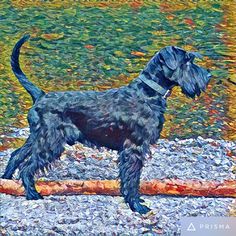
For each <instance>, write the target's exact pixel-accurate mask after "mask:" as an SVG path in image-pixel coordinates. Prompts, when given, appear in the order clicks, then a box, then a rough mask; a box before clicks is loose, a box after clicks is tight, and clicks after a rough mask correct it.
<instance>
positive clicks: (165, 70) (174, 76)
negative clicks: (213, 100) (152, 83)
mask: <svg viewBox="0 0 236 236" xmlns="http://www.w3.org/2000/svg"><path fill="white" fill-rule="evenodd" d="M195 57H198V58H202V56H201V55H200V54H199V53H196V52H186V51H185V50H183V49H181V48H178V47H173V46H168V47H165V48H163V49H161V50H160V51H159V52H158V53H156V55H155V56H154V57H153V58H152V59H151V61H150V62H149V63H148V65H147V67H146V68H145V69H144V72H145V71H146V72H149V73H151V74H152V75H155V76H156V78H159V80H160V79H162V80H166V82H167V83H169V84H171V86H174V85H179V86H180V87H181V88H182V92H183V93H184V94H185V95H186V96H188V97H191V98H194V97H195V96H196V95H197V96H199V95H200V94H201V92H202V91H205V89H206V86H207V84H208V83H209V81H210V77H211V74H210V73H209V71H208V70H206V69H204V68H202V67H200V66H198V65H196V64H194V63H193V61H194V58H195ZM155 76H154V77H155ZM152 77H153V76H152Z"/></svg>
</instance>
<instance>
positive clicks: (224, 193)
mask: <svg viewBox="0 0 236 236" xmlns="http://www.w3.org/2000/svg"><path fill="white" fill-rule="evenodd" d="M36 189H37V190H38V191H39V192H40V193H41V194H42V195H44V196H47V195H76V194H89V195H94V194H101V195H113V196H117V195H120V191H119V182H118V181H117V180H84V181H82V180H81V181H80V180H63V181H37V183H36ZM140 192H141V193H142V194H144V195H157V194H165V195H175V196H208V197H210V196H213V197H236V181H235V180H228V181H224V182H215V181H199V180H177V179H174V180H169V179H167V180H152V181H148V182H146V181H143V182H141V187H140ZM0 193H6V194H11V195H24V188H23V187H22V184H21V182H20V181H17V180H6V179H0Z"/></svg>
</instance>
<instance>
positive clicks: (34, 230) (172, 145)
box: [0, 129, 236, 236]
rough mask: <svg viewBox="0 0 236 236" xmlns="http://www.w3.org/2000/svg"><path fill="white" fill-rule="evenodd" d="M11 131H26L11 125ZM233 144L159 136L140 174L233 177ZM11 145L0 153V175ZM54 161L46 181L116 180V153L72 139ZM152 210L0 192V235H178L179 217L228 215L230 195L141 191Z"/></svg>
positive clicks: (114, 201)
mask: <svg viewBox="0 0 236 236" xmlns="http://www.w3.org/2000/svg"><path fill="white" fill-rule="evenodd" d="M14 135H15V136H17V135H18V136H19V135H23V136H24V135H25V136H27V129H26V130H24V132H23V131H22V132H18V131H17V130H15V134H14ZM235 150H236V144H235V143H234V142H230V141H224V140H213V139H203V138H202V137H198V138H197V139H186V140H179V139H175V140H174V141H168V140H164V139H161V140H159V141H158V143H157V145H155V147H154V146H153V147H151V153H152V157H151V158H147V160H146V162H145V167H144V168H143V171H142V175H141V179H142V180H151V179H164V178H180V179H198V180H216V181H223V180H227V179H235V178H236V172H234V171H233V170H234V169H235V166H236V163H235V158H232V155H231V156H228V155H227V153H229V151H230V152H231V153H234V154H235ZM12 151H13V149H9V150H6V151H3V152H0V174H2V173H3V171H4V168H5V166H6V164H7V161H8V159H9V157H10V154H11V152H12ZM61 159H62V160H61V161H58V162H57V163H56V164H54V168H52V170H51V171H49V172H48V173H47V174H46V176H45V175H42V174H41V175H39V177H41V178H42V177H43V178H44V179H46V180H60V179H81V180H82V179H84V180H86V179H116V178H117V176H118V173H119V170H118V165H117V163H116V162H117V152H115V151H111V150H106V149H104V148H101V150H100V151H98V150H97V149H91V148H87V147H83V146H82V145H80V144H77V145H75V146H73V147H70V146H66V152H65V153H64V155H63V158H61ZM142 198H143V199H144V200H145V203H146V205H148V206H149V207H150V208H151V209H153V210H152V213H151V214H147V215H145V216H141V215H139V214H138V213H134V212H132V211H131V210H130V209H129V207H128V206H127V204H125V203H124V200H123V198H122V197H119V196H116V197H113V196H100V195H93V196H88V195H77V196H48V197H45V198H44V199H43V200H39V201H37V202H36V201H26V200H25V198H24V197H15V196H11V195H5V194H0V207H1V211H0V234H1V232H6V233H5V234H7V235H37V236H40V235H98V234H99V235H119V234H120V235H141V234H144V235H180V228H181V225H180V219H181V217H184V216H228V214H229V206H230V205H231V204H232V199H231V198H204V197H198V198H197V197H190V198H188V197H171V196H142Z"/></svg>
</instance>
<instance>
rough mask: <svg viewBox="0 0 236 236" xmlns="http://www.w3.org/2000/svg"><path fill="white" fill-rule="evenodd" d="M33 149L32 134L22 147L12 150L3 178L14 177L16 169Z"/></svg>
mask: <svg viewBox="0 0 236 236" xmlns="http://www.w3.org/2000/svg"><path fill="white" fill-rule="evenodd" d="M31 149H32V138H31V136H30V137H29V138H28V139H27V140H26V142H25V144H24V145H23V146H22V147H20V148H18V149H17V150H15V151H14V152H12V154H11V157H10V160H9V161H8V164H7V167H6V170H5V172H4V174H3V175H2V178H3V179H11V178H12V176H13V174H14V172H15V170H16V169H17V168H18V167H19V165H20V164H21V163H22V162H23V161H24V160H25V159H26V158H27V157H28V156H29V155H30V154H31Z"/></svg>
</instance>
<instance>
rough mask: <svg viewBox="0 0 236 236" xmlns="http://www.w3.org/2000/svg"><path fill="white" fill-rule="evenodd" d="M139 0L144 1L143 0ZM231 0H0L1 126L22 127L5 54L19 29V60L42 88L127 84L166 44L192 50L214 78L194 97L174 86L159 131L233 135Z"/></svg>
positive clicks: (26, 101) (24, 106)
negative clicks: (27, 38) (22, 39)
mask: <svg viewBox="0 0 236 236" xmlns="http://www.w3.org/2000/svg"><path fill="white" fill-rule="evenodd" d="M144 2H145V3H144ZM231 3H232V1H222V3H221V2H215V3H213V1H165V2H164V3H163V2H159V1H156V2H155V3H153V1H150V2H149V1H114V2H110V3H108V2H107V1H82V3H80V4H78V3H75V1H39V0H37V1H19V0H12V1H11V4H9V1H6V0H4V1H1V3H0V25H1V30H0V48H1V54H0V86H1V95H0V96H1V97H0V107H1V109H0V130H1V131H2V132H3V133H6V132H7V131H8V130H9V127H10V126H16V127H24V126H27V121H26V115H27V110H28V109H29V107H30V106H31V100H30V97H29V95H28V94H27V93H26V92H25V91H24V89H23V88H22V87H21V86H20V85H19V83H18V81H17V80H16V79H15V77H14V75H13V74H12V72H11V69H10V64H9V56H10V54H11V50H12V47H13V45H14V43H15V42H16V40H17V39H19V38H20V37H21V36H22V35H23V34H24V33H26V32H27V33H30V34H31V35H32V38H31V40H30V42H29V43H27V44H25V45H24V47H23V48H22V56H21V64H22V68H23V70H24V71H25V73H26V74H27V75H28V77H29V78H30V80H31V81H33V82H34V83H35V84H37V85H38V86H40V87H41V88H43V89H44V90H45V91H52V90H79V89H80V90H89V89H95V90H104V89H107V88H112V87H119V86H121V85H125V84H127V83H128V82H129V81H131V80H132V79H133V78H134V77H135V76H137V75H138V73H139V71H140V70H141V69H142V68H143V67H144V66H145V64H146V63H147V62H148V60H149V59H150V58H151V57H152V56H153V54H154V53H155V52H156V51H157V50H159V49H160V48H162V47H164V46H167V45H177V46H179V47H183V48H184V49H186V50H193V51H199V52H200V53H201V54H203V55H204V60H203V61H200V62H198V63H199V64H201V65H202V66H204V67H207V68H210V69H211V71H212V74H213V79H212V81H211V84H210V85H209V88H208V90H207V93H206V94H204V95H202V96H201V97H200V98H198V99H197V100H195V101H192V100H189V99H186V98H185V97H184V96H183V95H182V94H181V93H180V90H179V89H178V88H177V89H175V91H174V93H173V94H172V97H171V98H170V99H169V102H168V104H169V106H168V111H167V113H166V120H167V121H166V123H165V129H164V130H163V132H162V137H167V138H176V137H178V138H188V137H195V136H198V135H201V136H203V137H212V138H225V139H231V140H235V138H236V136H235V134H234V133H235V123H234V120H233V119H234V118H235V102H234V101H233V100H234V99H235V95H236V91H235V85H234V84H235V82H236V79H235V77H234V76H235V66H234V63H235V59H236V58H235V55H236V49H235V43H234V39H235V38H236V35H235V31H234V30H233V26H234V24H235V14H234V12H235V11H236V9H234V8H235V6H232V4H231Z"/></svg>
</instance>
